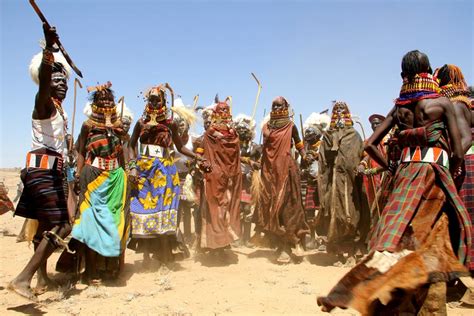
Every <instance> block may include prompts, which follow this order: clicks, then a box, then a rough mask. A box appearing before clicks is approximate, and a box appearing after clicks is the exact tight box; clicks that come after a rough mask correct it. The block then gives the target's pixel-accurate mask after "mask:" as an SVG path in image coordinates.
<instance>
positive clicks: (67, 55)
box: [30, 0, 82, 78]
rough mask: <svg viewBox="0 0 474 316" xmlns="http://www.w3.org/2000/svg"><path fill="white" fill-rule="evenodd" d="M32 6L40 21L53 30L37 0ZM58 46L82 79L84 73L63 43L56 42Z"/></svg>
mask: <svg viewBox="0 0 474 316" xmlns="http://www.w3.org/2000/svg"><path fill="white" fill-rule="evenodd" d="M30 4H31V6H32V7H33V9H34V10H35V12H36V14H38V16H39V18H40V20H41V21H42V22H43V23H44V24H46V26H47V27H48V28H51V25H50V24H49V23H48V20H46V18H45V16H44V15H43V12H41V10H40V8H39V7H38V5H36V3H35V0H30ZM56 44H57V45H58V47H59V50H60V51H61V53H63V56H64V58H65V59H66V61H67V63H68V64H69V66H71V68H72V69H74V72H75V73H76V74H77V75H78V76H79V77H81V78H82V72H81V71H80V70H79V68H77V67H76V65H75V64H74V62H73V61H72V59H71V57H69V54H68V53H67V51H66V49H65V48H64V47H63V45H62V44H61V42H60V41H59V39H57V40H56Z"/></svg>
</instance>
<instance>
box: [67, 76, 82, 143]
mask: <svg viewBox="0 0 474 316" xmlns="http://www.w3.org/2000/svg"><path fill="white" fill-rule="evenodd" d="M77 85H79V87H80V88H81V89H82V83H81V82H80V81H79V79H77V78H75V79H74V108H73V110H72V127H71V135H72V139H71V144H70V145H69V151H72V147H73V146H74V122H75V120H76V102H77Z"/></svg>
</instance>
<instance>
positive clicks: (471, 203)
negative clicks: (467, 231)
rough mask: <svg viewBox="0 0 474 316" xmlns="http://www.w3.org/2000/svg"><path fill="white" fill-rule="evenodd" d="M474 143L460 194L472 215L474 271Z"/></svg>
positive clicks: (473, 267) (473, 131) (472, 261)
mask: <svg viewBox="0 0 474 316" xmlns="http://www.w3.org/2000/svg"><path fill="white" fill-rule="evenodd" d="M471 134H472V135H473V136H474V128H471ZM473 149H474V144H472V145H471V149H470V150H469V151H468V154H466V155H465V156H464V166H463V173H462V176H461V177H460V178H462V180H461V182H462V183H461V184H460V190H459V196H460V197H461V200H462V201H463V202H464V205H465V206H466V209H467V211H468V212H469V215H470V216H471V223H472V234H471V238H472V243H471V249H470V250H469V257H470V258H471V259H470V262H469V270H470V271H474V150H473Z"/></svg>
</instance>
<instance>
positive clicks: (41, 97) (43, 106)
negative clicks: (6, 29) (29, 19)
mask: <svg viewBox="0 0 474 316" xmlns="http://www.w3.org/2000/svg"><path fill="white" fill-rule="evenodd" d="M43 31H44V38H45V41H46V47H45V49H44V50H43V59H42V61H41V66H40V68H39V76H38V77H39V89H38V93H37V94H36V100H35V108H34V110H33V119H38V120H44V119H48V118H50V117H51V116H53V115H54V114H56V108H55V107H54V104H53V103H52V102H51V81H52V79H51V77H52V73H53V64H54V56H53V44H54V43H55V42H56V40H57V39H58V38H59V37H58V34H57V33H56V28H54V27H51V28H48V27H47V26H46V24H43Z"/></svg>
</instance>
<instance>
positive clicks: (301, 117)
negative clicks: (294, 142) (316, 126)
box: [300, 113, 304, 139]
mask: <svg viewBox="0 0 474 316" xmlns="http://www.w3.org/2000/svg"><path fill="white" fill-rule="evenodd" d="M300 127H301V135H302V136H303V139H304V129H303V115H302V114H301V113H300Z"/></svg>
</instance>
